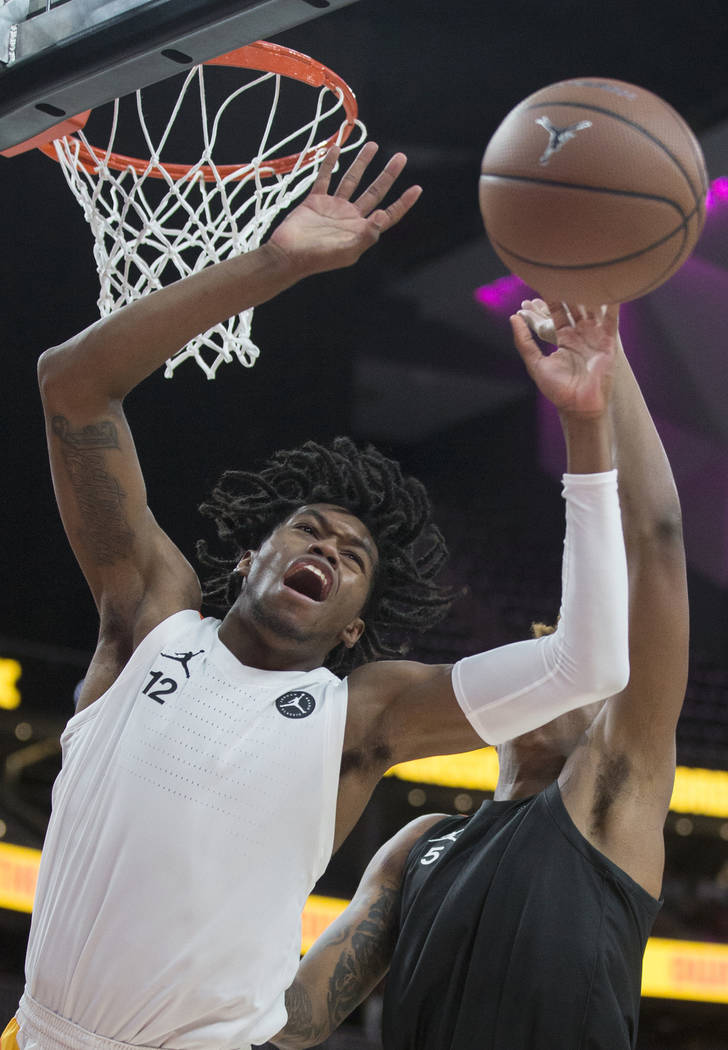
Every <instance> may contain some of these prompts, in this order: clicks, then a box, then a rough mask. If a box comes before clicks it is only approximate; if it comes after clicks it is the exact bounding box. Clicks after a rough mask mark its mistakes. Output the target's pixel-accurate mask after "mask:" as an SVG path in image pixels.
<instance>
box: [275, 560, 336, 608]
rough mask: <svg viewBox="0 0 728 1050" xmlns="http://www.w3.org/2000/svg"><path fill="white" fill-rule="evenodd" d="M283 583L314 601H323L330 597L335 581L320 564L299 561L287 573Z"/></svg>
mask: <svg viewBox="0 0 728 1050" xmlns="http://www.w3.org/2000/svg"><path fill="white" fill-rule="evenodd" d="M283 583H284V584H285V586H286V587H290V588H291V590H292V591H297V592H298V594H303V595H304V597H306V598H310V599H311V600H312V601H314V602H322V601H324V600H325V599H326V598H327V597H328V595H329V592H330V591H331V586H332V583H333V581H332V579H331V577H330V576H329V575H328V574H327V573H326V572H324V570H323V569H321V568H319V566H318V565H313V564H312V563H311V562H298V564H296V565H294V566H293V568H292V569H291V570H290V572H288V573H287V574H286V576H285V577H284V579H283Z"/></svg>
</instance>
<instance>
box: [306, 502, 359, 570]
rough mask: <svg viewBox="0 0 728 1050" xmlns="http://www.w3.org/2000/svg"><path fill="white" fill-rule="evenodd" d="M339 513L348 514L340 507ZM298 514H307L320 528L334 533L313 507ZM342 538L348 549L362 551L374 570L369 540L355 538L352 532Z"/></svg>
mask: <svg viewBox="0 0 728 1050" xmlns="http://www.w3.org/2000/svg"><path fill="white" fill-rule="evenodd" d="M341 513H342V514H349V511H348V510H345V509H344V508H343V507H342V508H341ZM298 514H299V515H301V516H303V515H306V514H308V515H310V516H311V517H312V518H314V519H315V520H316V521H317V522H318V524H319V525H320V526H321V527H322V528H324V529H329V531H331V532H335V531H336V530H335V529H334V527H333V525H332V523H331V522H330V521H329V519H328V518H327V517H326V515H325V514H322V513H321V511H318V510H314V509H313V507H305V508H304V509H302V510H300V511H299V512H298ZM351 516H352V517H355V515H353V514H352V515H351ZM342 538H343V540H344V542H345V543H347V544H348V545H349V546H350V547H359V548H360V549H361V550H363V551H364V553H365V554H366V555H367V557H368V558H369V561H370V563H371V566H372V568H374V566H375V565H376V556H375V552H374V548H373V547H372V545H371V543H370V542H369V540H367V539H365V538H364V537H363V536H357V535H356V533H354V532H351V533H348V534H347V535H346V536H344V537H342Z"/></svg>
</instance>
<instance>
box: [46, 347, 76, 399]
mask: <svg viewBox="0 0 728 1050" xmlns="http://www.w3.org/2000/svg"><path fill="white" fill-rule="evenodd" d="M67 345H68V344H65V343H64V344H63V345H61V346H52V347H51V348H50V349H49V350H46V351H44V352H43V353H42V354H41V355H40V357H39V358H38V389H39V390H40V396H41V400H42V402H43V404H44V405H46V406H47V405H50V404H52V403H53V402H54V401H55V400H57V399H58V398H59V397H63V396H64V393H63V392H64V389H69V390H72V389H73V388H74V387H75V388H76V391H77V392H78V389H79V377H78V374H77V372H76V370H75V369H74V368H72V367H70V364H69V355H68V353H67V352H66V351H67Z"/></svg>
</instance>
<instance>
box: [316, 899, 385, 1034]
mask: <svg viewBox="0 0 728 1050" xmlns="http://www.w3.org/2000/svg"><path fill="white" fill-rule="evenodd" d="M398 899H399V893H398V891H397V890H395V889H392V888H391V887H386V886H383V887H382V889H381V892H380V894H379V896H378V897H377V899H376V900H375V901H374V903H373V904H372V906H371V908H370V909H369V914H368V915H367V917H366V919H364V920H363V921H362V922H360V923H359V925H358V926H357V928H356V930H355V931H354V933H353V934H352V937H351V949H350V950H348V951H346V952H343V953H342V954H341V956H340V957H339V961H338V962H337V964H336V967H335V968H334V972H333V974H332V975H331V977H330V979H329V992H328V996H327V1006H328V1013H329V1024H330V1027H331V1031H333V1030H334V1029H335V1028H337V1027H338V1026H339V1025H340V1024H341V1022H342V1021H343V1020H344V1018H345V1017H348V1016H349V1014H350V1013H351V1011H352V1010H354V1009H355V1008H356V1007H357V1006H358V1005H359V1003H360V1002H361V1000H362V998H363V995H362V987H364V986H366V985H367V984H368V983H369V984H370V983H371V980H372V975H373V974H376V975H377V977H379V976H381V975H382V974H383V973H384V972H385V971H386V969H387V968H388V966H389V960H390V957H391V954H392V948H393V947H394V940H395V917H396V905H397V901H398Z"/></svg>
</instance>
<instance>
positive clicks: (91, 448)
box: [51, 416, 134, 565]
mask: <svg viewBox="0 0 728 1050" xmlns="http://www.w3.org/2000/svg"><path fill="white" fill-rule="evenodd" d="M51 429H52V431H53V433H54V434H55V436H56V437H57V438H58V439H59V440H60V442H61V454H62V456H63V461H64V463H65V465H66V469H67V470H68V474H69V477H70V480H71V486H72V488H73V491H74V493H75V495H76V500H77V501H78V507H79V510H80V512H81V517H82V520H83V523H84V526H83V529H82V531H81V533H80V539H81V541H82V543H83V545H84V547H86V548H87V550H88V551H89V553H90V554H91V555H92V557H93V558H94V560H95V562H96V564H97V565H113V564H114V562H116V561H117V560H118V559H120V558H125V557H128V555H129V553H130V551H131V549H132V545H133V542H134V533H133V532H132V530H131V529H130V528H129V523H128V521H127V518H126V512H125V509H124V500H125V499H126V493H125V492H124V490H123V489H122V487H121V485H120V484H119V480H118V478H116V477H114V475H113V474H111V473H109V471H108V469H107V465H106V458H105V454H104V453H105V450H106V449H118V448H119V439H118V435H117V432H116V427H115V425H114V423H113V422H111V420H104V421H102V422H101V423H91V424H89V425H88V426H85V427H82V428H81V429H80V430H75V431H74V430H71V426H70V423H69V422H68V420H67V419H66V418H65V416H54V417H53V419H52V421H51Z"/></svg>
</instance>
